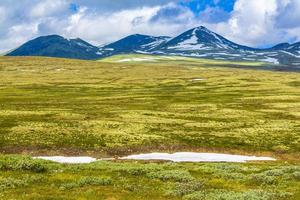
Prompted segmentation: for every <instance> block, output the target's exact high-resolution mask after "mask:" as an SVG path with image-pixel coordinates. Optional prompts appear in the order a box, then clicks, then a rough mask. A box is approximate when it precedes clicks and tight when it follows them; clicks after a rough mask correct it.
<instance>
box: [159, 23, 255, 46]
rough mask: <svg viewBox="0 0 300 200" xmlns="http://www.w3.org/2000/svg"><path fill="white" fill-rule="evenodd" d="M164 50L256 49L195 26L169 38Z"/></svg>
mask: <svg viewBox="0 0 300 200" xmlns="http://www.w3.org/2000/svg"><path fill="white" fill-rule="evenodd" d="M161 49H164V50H168V49H170V50H178V51H193V50H195V51H199V50H216V49H228V50H237V49H239V50H255V49H254V48H250V47H246V46H242V45H238V44H236V43H233V42H231V41H229V40H227V39H226V38H224V37H222V36H221V35H218V34H216V33H214V32H212V31H210V30H208V29H207V28H205V27H204V26H200V27H197V28H193V29H191V30H188V31H186V32H184V33H182V34H181V35H179V36H177V37H175V38H173V39H171V40H169V41H168V42H167V43H166V44H165V45H163V46H162V47H161Z"/></svg>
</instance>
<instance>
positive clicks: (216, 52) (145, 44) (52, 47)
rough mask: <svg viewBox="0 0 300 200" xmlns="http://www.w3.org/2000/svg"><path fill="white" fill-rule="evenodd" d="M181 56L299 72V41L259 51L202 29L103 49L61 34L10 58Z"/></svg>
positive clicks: (127, 41)
mask: <svg viewBox="0 0 300 200" xmlns="http://www.w3.org/2000/svg"><path fill="white" fill-rule="evenodd" d="M129 53H141V54H158V55H181V56H191V57H198V58H210V59H218V60H232V61H263V62H269V63H272V64H280V65H288V66H292V67H294V68H299V69H300V42H298V43H295V44H289V43H281V44H278V45H276V46H274V47H272V48H267V49H258V48H252V47H248V46H243V45H239V44H237V43H234V42H231V41H230V40H228V39H226V38H224V37H222V36H221V35H218V34H217V33H214V32H212V31H210V30H208V29H207V28H205V27H203V26H200V27H197V28H193V29H190V30H188V31H186V32H184V33H182V34H180V35H179V36H176V37H173V38H171V37H167V36H158V37H157V36H149V35H141V34H135V35H130V36H127V37H125V38H123V39H121V40H118V41H116V42H113V43H111V44H108V45H103V46H101V47H96V46H93V45H91V44H89V43H87V42H85V41H83V40H81V39H65V38H63V37H61V36H58V35H50V36H44V37H39V38H36V39H34V40H31V41H29V42H27V43H25V44H24V45H22V46H21V47H19V48H17V49H16V50H13V51H11V52H10V53H9V54H7V55H9V56H50V57H63V58H77V59H90V60H95V59H100V58H104V57H107V56H112V55H116V54H129Z"/></svg>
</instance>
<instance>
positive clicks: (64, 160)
mask: <svg viewBox="0 0 300 200" xmlns="http://www.w3.org/2000/svg"><path fill="white" fill-rule="evenodd" d="M34 158H36V159H42V160H49V161H53V162H58V163H65V164H85V163H91V162H95V161H96V160H97V159H96V158H92V157H65V156H39V157H34Z"/></svg>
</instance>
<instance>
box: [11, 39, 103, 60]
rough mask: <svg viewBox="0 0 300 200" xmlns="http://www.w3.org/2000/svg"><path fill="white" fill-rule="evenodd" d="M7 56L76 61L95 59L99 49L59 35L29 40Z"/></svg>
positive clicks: (80, 40)
mask: <svg viewBox="0 0 300 200" xmlns="http://www.w3.org/2000/svg"><path fill="white" fill-rule="evenodd" d="M7 55H8V56H48V57H60V58H76V59H85V60H90V59H97V58H99V57H100V56H99V49H98V48H97V47H95V46H93V45H91V44H89V43H87V42H85V41H84V40H82V39H79V38H77V39H66V38H63V37H61V36H59V35H49V36H42V37H38V38H36V39H34V40H30V41H28V42H26V43H25V44H23V45H22V46H20V47H19V48H17V49H15V50H13V51H11V52H10V53H8V54H7Z"/></svg>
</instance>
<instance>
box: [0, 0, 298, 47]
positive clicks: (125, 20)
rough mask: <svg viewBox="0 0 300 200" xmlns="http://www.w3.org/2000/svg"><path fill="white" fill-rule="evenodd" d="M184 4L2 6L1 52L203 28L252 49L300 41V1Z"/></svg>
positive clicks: (50, 1)
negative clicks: (46, 42) (46, 40)
mask: <svg viewBox="0 0 300 200" xmlns="http://www.w3.org/2000/svg"><path fill="white" fill-rule="evenodd" d="M14 1H15V2H16V3H15V4H14V3H13V2H14ZM180 1H183V2H189V1H185V0H152V1H148V0H114V1H112V0H101V4H99V1H98V0H43V1H42V0H24V1H16V0H1V1H0V52H1V51H2V52H3V51H6V50H9V49H13V48H15V47H17V46H19V45H20V44H22V43H23V42H25V41H27V40H29V39H32V38H34V37H37V36H40V35H48V34H59V35H62V36H65V37H80V38H82V39H84V40H87V41H89V42H91V43H93V44H96V45H99V44H103V43H109V42H112V41H114V40H117V39H120V38H121V37H125V36H127V35H129V34H134V33H141V34H148V35H170V36H175V35H177V34H179V33H181V32H183V31H185V30H187V29H189V28H192V27H194V26H199V25H205V26H207V27H208V28H210V29H212V30H213V31H215V32H217V33H220V34H221V35H224V36H225V37H227V38H229V39H231V40H233V41H235V42H238V43H241V44H246V45H250V46H267V45H272V44H275V43H279V42H285V41H296V40H300V22H299V18H300V1H299V0H259V1H254V0H253V1H249V0H236V1H235V3H234V1H233V0H222V1H219V0H206V1H205V2H210V1H211V2H212V1H213V3H209V4H208V6H206V7H204V9H197V7H195V6H196V4H190V3H179V2H180ZM190 2H192V3H194V2H197V1H195V0H193V1H190ZM224 2H228V4H230V5H232V4H233V3H234V6H233V10H232V6H229V7H230V10H228V7H224V6H223V7H222V5H223V4H224ZM212 5H215V6H212ZM193 6H194V7H193Z"/></svg>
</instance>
